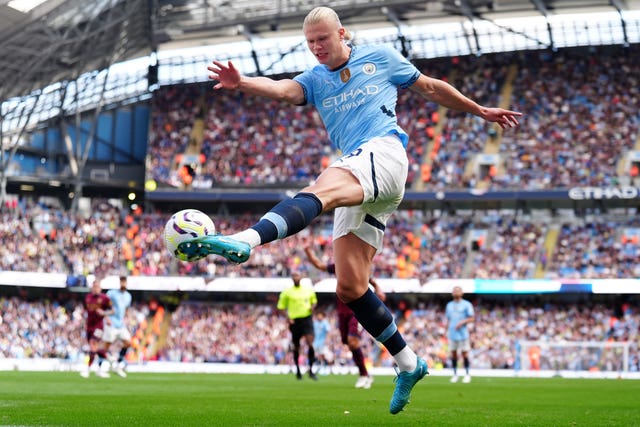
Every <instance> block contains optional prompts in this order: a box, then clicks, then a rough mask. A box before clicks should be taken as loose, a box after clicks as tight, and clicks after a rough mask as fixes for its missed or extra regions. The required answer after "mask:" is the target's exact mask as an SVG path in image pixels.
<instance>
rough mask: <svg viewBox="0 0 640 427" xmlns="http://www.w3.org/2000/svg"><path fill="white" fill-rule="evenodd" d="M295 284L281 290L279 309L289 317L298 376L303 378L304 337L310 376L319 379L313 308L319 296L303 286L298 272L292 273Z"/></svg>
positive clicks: (294, 361)
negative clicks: (301, 358) (315, 364)
mask: <svg viewBox="0 0 640 427" xmlns="http://www.w3.org/2000/svg"><path fill="white" fill-rule="evenodd" d="M291 279H292V280H293V286H291V287H289V288H287V289H285V290H283V291H282V292H280V295H279V297H278V305H277V307H278V310H284V311H286V313H287V318H288V319H289V331H291V347H292V352H293V363H294V364H295V365H296V377H297V378H298V379H299V380H301V379H302V372H300V362H299V360H298V359H299V358H300V340H301V339H302V338H303V337H304V340H305V342H306V343H307V359H308V361H309V378H311V379H313V380H317V379H318V377H317V376H316V374H315V373H314V372H313V362H314V361H315V358H316V353H315V350H314V348H313V339H314V333H313V316H312V314H313V309H314V308H315V306H316V304H317V303H318V298H317V296H316V293H315V291H314V290H313V289H311V288H309V287H307V286H302V285H301V284H300V280H301V279H302V275H301V274H300V273H298V272H294V273H292V274H291Z"/></svg>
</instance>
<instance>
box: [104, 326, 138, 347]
mask: <svg viewBox="0 0 640 427" xmlns="http://www.w3.org/2000/svg"><path fill="white" fill-rule="evenodd" d="M116 340H121V341H131V332H129V330H128V329H127V328H125V327H124V326H123V327H122V328H112V327H111V326H109V325H105V326H104V332H103V333H102V341H104V342H108V343H112V342H115V341H116Z"/></svg>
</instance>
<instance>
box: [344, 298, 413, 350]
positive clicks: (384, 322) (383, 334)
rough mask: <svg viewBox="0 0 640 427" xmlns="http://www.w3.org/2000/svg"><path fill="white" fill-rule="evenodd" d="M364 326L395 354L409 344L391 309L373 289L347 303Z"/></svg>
mask: <svg viewBox="0 0 640 427" xmlns="http://www.w3.org/2000/svg"><path fill="white" fill-rule="evenodd" d="M347 305H348V306H349V308H350V309H351V310H353V313H354V314H355V316H356V319H358V322H360V324H361V325H362V327H363V328H364V329H365V330H366V331H367V332H369V333H370V334H371V336H372V337H374V338H375V339H376V341H378V342H380V343H382V345H384V346H385V348H386V349H387V350H388V351H389V353H391V355H392V356H395V355H396V354H398V353H399V352H400V350H402V349H403V348H405V347H406V346H407V343H406V342H405V341H404V338H402V335H400V332H399V331H398V327H397V326H396V322H395V321H394V320H393V316H392V315H391V312H390V311H389V309H388V308H387V307H386V306H385V305H384V303H383V302H382V301H380V298H378V297H377V296H376V294H374V293H373V292H372V291H371V289H367V292H365V294H364V295H362V296H361V297H360V298H358V299H357V300H355V301H351V302H350V303H347Z"/></svg>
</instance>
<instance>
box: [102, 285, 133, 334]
mask: <svg viewBox="0 0 640 427" xmlns="http://www.w3.org/2000/svg"><path fill="white" fill-rule="evenodd" d="M107 296H108V297H109V298H110V299H111V303H112V306H113V309H114V310H115V313H113V314H112V315H111V316H109V318H110V319H111V326H112V327H113V328H116V329H119V328H122V327H124V316H125V314H126V312H127V308H129V307H130V306H131V294H130V293H129V291H124V292H122V291H120V289H110V290H109V291H107Z"/></svg>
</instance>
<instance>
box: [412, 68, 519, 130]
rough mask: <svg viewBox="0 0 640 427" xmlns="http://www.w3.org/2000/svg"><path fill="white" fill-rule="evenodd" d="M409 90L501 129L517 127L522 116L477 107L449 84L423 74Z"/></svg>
mask: <svg viewBox="0 0 640 427" xmlns="http://www.w3.org/2000/svg"><path fill="white" fill-rule="evenodd" d="M410 89H411V90H412V91H414V92H416V93H418V94H420V95H422V96H423V97H424V98H426V99H428V100H429V101H432V102H436V103H438V104H440V105H442V106H444V107H447V108H450V109H452V110H456V111H463V112H465V113H470V114H474V115H476V116H479V117H482V118H483V119H485V120H487V121H489V122H494V123H498V124H499V125H500V127H502V129H506V128H510V127H516V126H518V124H519V123H518V117H520V116H522V113H520V112H517V111H511V110H505V109H504V108H487V107H483V106H481V105H478V104H477V103H476V102H474V101H473V100H471V99H469V98H467V97H466V96H464V95H463V94H462V93H460V91H458V89H456V88H455V87H453V86H451V85H450V84H449V83H447V82H445V81H442V80H439V79H434V78H431V77H427V76H425V75H424V74H421V75H420V77H419V78H418V80H416V82H415V83H414V84H413V85H412V86H411V87H410Z"/></svg>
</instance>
